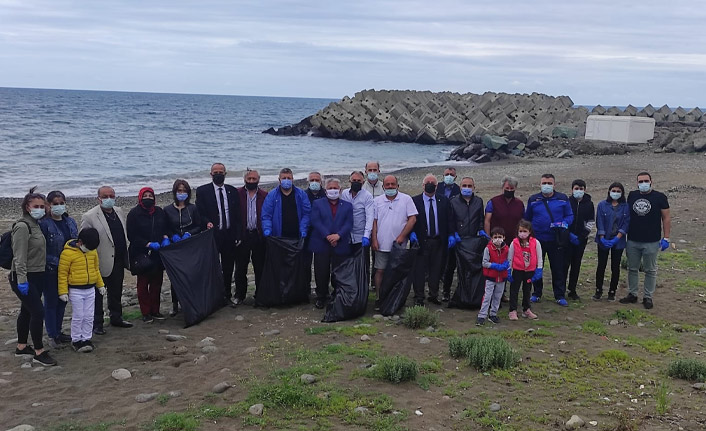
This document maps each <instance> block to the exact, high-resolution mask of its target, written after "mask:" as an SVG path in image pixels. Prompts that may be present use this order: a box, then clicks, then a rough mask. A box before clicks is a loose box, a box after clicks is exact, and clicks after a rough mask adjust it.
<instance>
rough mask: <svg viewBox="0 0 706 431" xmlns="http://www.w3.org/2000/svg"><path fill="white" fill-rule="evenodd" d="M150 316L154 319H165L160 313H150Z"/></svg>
mask: <svg viewBox="0 0 706 431" xmlns="http://www.w3.org/2000/svg"><path fill="white" fill-rule="evenodd" d="M152 317H153V318H154V319H155V320H166V317H164V314H162V313H152Z"/></svg>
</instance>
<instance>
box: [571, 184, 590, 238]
mask: <svg viewBox="0 0 706 431" xmlns="http://www.w3.org/2000/svg"><path fill="white" fill-rule="evenodd" d="M569 204H571V211H573V212H574V221H573V222H572V223H571V226H569V231H570V232H572V233H573V234H574V235H576V236H577V237H579V238H581V239H582V240H585V239H586V238H588V235H589V234H590V233H591V231H590V230H588V229H586V222H589V221H592V222H595V221H596V210H595V208H594V207H593V201H592V200H591V195H589V194H588V193H585V194H584V195H583V198H581V202H579V201H577V200H576V198H575V197H573V196H570V197H569Z"/></svg>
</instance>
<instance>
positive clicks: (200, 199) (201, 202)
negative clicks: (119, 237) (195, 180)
mask: <svg viewBox="0 0 706 431" xmlns="http://www.w3.org/2000/svg"><path fill="white" fill-rule="evenodd" d="M196 208H198V210H199V213H200V214H201V223H202V225H201V228H202V229H206V228H207V227H208V225H209V224H210V225H211V227H213V223H212V222H211V220H209V218H208V208H206V198H205V197H204V196H203V194H201V193H199V189H196ZM128 215H129V214H128Z"/></svg>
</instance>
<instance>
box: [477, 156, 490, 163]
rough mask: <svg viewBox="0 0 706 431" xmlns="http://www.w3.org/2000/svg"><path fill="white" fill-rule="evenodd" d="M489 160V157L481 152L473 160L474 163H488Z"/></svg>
mask: <svg viewBox="0 0 706 431" xmlns="http://www.w3.org/2000/svg"><path fill="white" fill-rule="evenodd" d="M489 161H490V157H489V156H488V155H487V154H483V155H481V156H480V157H478V158H477V159H475V160H474V162H475V163H488V162H489Z"/></svg>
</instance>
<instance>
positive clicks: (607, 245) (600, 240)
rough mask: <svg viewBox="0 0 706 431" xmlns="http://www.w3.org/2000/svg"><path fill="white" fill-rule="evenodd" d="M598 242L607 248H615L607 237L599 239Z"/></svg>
mask: <svg viewBox="0 0 706 431" xmlns="http://www.w3.org/2000/svg"><path fill="white" fill-rule="evenodd" d="M598 242H599V243H600V244H601V245H602V246H603V247H605V248H613V246H612V245H611V243H610V240H609V239H605V237H603V238H601V239H599V240H598Z"/></svg>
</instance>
